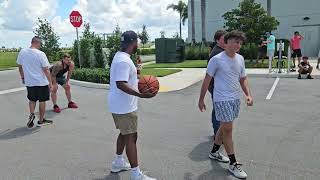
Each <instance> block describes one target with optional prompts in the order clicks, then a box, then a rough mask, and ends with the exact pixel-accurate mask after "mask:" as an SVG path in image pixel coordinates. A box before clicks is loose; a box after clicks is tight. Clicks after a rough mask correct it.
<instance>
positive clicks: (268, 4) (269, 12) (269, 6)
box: [267, 0, 271, 16]
mask: <svg viewBox="0 0 320 180" xmlns="http://www.w3.org/2000/svg"><path fill="white" fill-rule="evenodd" d="M267 11H268V15H269V16H271V0H267Z"/></svg>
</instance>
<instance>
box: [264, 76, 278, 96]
mask: <svg viewBox="0 0 320 180" xmlns="http://www.w3.org/2000/svg"><path fill="white" fill-rule="evenodd" d="M279 80H280V78H279V77H277V79H276V80H275V81H274V83H273V86H272V88H271V89H270V91H269V94H268V96H267V97H266V100H270V99H271V97H272V95H273V92H274V90H275V89H276V87H277V84H278V82H279Z"/></svg>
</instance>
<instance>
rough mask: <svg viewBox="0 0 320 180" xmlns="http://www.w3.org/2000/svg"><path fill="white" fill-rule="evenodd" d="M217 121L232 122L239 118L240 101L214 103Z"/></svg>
mask: <svg viewBox="0 0 320 180" xmlns="http://www.w3.org/2000/svg"><path fill="white" fill-rule="evenodd" d="M214 109H215V111H216V119H217V121H220V122H232V121H233V120H235V119H236V118H237V117H238V116H239V111H240V99H236V100H231V101H219V102H214Z"/></svg>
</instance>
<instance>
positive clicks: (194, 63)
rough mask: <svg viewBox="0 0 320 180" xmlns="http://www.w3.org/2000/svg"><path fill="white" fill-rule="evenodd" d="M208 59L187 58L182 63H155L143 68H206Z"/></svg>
mask: <svg viewBox="0 0 320 180" xmlns="http://www.w3.org/2000/svg"><path fill="white" fill-rule="evenodd" d="M206 67H207V60H185V61H183V62H181V63H158V64H156V63H154V64H148V65H145V66H143V68H206Z"/></svg>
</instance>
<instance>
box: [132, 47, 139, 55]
mask: <svg viewBox="0 0 320 180" xmlns="http://www.w3.org/2000/svg"><path fill="white" fill-rule="evenodd" d="M132 51H133V52H132V54H135V53H137V51H138V46H135V47H134V48H133V50H132Z"/></svg>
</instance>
